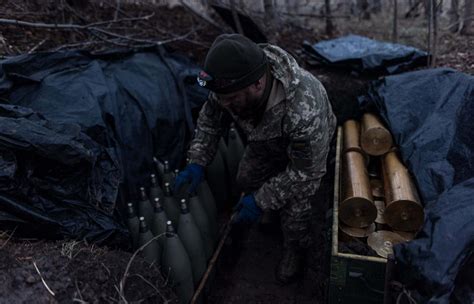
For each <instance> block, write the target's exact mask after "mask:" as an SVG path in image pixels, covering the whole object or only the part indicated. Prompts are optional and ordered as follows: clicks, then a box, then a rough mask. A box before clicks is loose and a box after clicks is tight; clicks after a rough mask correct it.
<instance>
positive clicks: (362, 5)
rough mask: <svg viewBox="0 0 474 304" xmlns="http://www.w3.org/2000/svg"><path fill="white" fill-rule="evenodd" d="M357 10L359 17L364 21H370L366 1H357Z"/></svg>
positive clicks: (367, 2)
mask: <svg viewBox="0 0 474 304" xmlns="http://www.w3.org/2000/svg"><path fill="white" fill-rule="evenodd" d="M357 10H358V11H359V17H362V19H365V20H368V19H370V12H369V1H368V0H357Z"/></svg>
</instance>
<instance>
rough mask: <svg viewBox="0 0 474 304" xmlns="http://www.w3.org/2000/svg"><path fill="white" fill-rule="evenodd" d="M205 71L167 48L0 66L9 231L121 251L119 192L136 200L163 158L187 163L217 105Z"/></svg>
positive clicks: (1, 174)
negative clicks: (200, 75) (192, 138)
mask: <svg viewBox="0 0 474 304" xmlns="http://www.w3.org/2000/svg"><path fill="white" fill-rule="evenodd" d="M197 72H198V69H197V67H195V66H194V65H192V64H191V63H190V62H189V61H188V60H186V59H185V58H182V57H179V56H175V55H172V54H169V53H167V52H166V51H164V49H162V48H153V49H148V50H142V51H139V52H132V51H126V52H121V51H115V52H109V53H106V54H100V55H92V54H90V53H88V52H81V51H68V52H56V53H41V54H34V55H22V56H17V57H13V58H10V59H6V60H3V61H0V96H1V97H2V102H3V104H2V105H1V106H0V189H1V194H0V224H6V223H12V222H13V223H14V224H18V225H20V226H21V228H22V229H24V230H30V231H32V232H35V233H37V234H40V235H41V236H42V237H50V238H62V237H66V238H75V239H87V240H90V241H97V242H98V241H105V240H107V241H111V239H114V241H116V242H121V240H122V239H123V238H124V237H125V236H126V231H125V229H124V228H123V226H122V224H121V219H120V216H119V215H118V214H117V212H115V211H116V208H115V207H116V203H117V201H118V196H119V190H120V196H121V197H122V196H123V197H125V198H126V199H136V198H137V194H136V191H137V188H138V187H139V186H142V185H147V181H148V179H149V174H150V173H152V170H153V169H152V168H153V163H152V157H153V156H158V157H160V158H162V159H168V160H169V161H170V163H171V166H173V167H174V166H177V165H178V164H179V163H180V161H181V160H182V159H181V158H182V157H183V155H184V151H185V140H186V138H187V137H189V134H190V133H191V131H192V130H193V125H192V117H191V110H192V109H193V108H196V107H198V106H200V105H201V104H202V103H203V102H204V101H205V98H206V96H207V91H205V90H203V89H202V88H200V87H199V86H198V85H197V84H196V81H195V75H196V74H197Z"/></svg>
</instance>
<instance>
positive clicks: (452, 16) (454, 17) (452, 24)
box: [448, 0, 460, 33]
mask: <svg viewBox="0 0 474 304" xmlns="http://www.w3.org/2000/svg"><path fill="white" fill-rule="evenodd" d="M448 16H449V30H450V31H451V32H453V33H456V32H457V31H458V30H459V22H460V20H459V0H451V7H450V8H449V11H448Z"/></svg>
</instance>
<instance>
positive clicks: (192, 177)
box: [173, 164, 204, 193]
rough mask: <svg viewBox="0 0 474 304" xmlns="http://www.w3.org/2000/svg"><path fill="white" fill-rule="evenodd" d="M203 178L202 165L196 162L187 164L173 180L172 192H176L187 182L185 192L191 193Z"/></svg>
mask: <svg viewBox="0 0 474 304" xmlns="http://www.w3.org/2000/svg"><path fill="white" fill-rule="evenodd" d="M203 179H204V167H203V166H201V165H198V164H189V165H187V166H186V168H184V170H183V171H181V172H179V174H178V176H176V179H175V180H174V188H173V191H174V193H178V192H179V191H180V190H181V187H183V186H185V185H186V184H189V186H188V189H187V192H188V193H193V192H195V191H196V188H197V186H199V184H200V183H201V182H202V180H203Z"/></svg>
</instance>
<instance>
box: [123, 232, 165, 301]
mask: <svg viewBox="0 0 474 304" xmlns="http://www.w3.org/2000/svg"><path fill="white" fill-rule="evenodd" d="M165 234H166V233H161V234H158V235H156V236H154V237H152V238H151V239H150V240H149V241H148V242H146V243H145V244H143V245H142V246H141V247H140V248H138V249H137V250H135V252H134V253H133V255H132V256H131V257H130V260H129V261H128V264H127V267H125V272H124V273H123V276H122V279H121V280H120V283H119V290H118V292H119V295H120V297H121V298H123V299H125V295H124V288H125V282H126V280H127V277H128V272H129V270H130V266H131V265H132V262H133V260H134V259H135V257H136V256H137V254H138V253H139V252H141V251H142V250H143V249H145V247H146V246H148V245H150V244H151V243H152V242H154V241H156V240H157V239H158V238H160V237H162V236H164V235H165Z"/></svg>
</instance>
